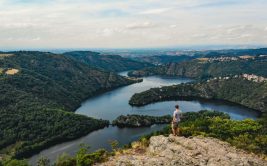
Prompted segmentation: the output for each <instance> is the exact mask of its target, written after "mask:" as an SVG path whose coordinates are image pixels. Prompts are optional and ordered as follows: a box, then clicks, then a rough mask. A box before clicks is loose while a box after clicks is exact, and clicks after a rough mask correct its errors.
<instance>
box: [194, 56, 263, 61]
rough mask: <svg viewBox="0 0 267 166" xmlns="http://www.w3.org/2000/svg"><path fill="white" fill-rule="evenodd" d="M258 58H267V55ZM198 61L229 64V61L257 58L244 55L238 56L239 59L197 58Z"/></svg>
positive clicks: (223, 57) (227, 57) (226, 57)
mask: <svg viewBox="0 0 267 166" xmlns="http://www.w3.org/2000/svg"><path fill="white" fill-rule="evenodd" d="M258 57H259V58H264V57H267V55H260V56H258ZM197 59H198V60H200V61H202V62H214V61H219V62H227V61H237V60H240V59H243V60H248V59H255V56H251V55H242V56H238V57H230V56H220V57H212V58H197Z"/></svg>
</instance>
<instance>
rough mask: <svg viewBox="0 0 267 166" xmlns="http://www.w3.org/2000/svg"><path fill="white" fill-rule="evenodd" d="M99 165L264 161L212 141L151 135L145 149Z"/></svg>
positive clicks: (215, 165)
mask: <svg viewBox="0 0 267 166" xmlns="http://www.w3.org/2000/svg"><path fill="white" fill-rule="evenodd" d="M100 165H102V166H115V165H116V166H129V165H136V166H152V165H156V166H157V165H161V166H163V165H164V166H165V165H166V166H168V165H169V166H171V165H199V166H202V165H203V166H204V165H208V166H232V165H242V166H250V165H255V166H264V165H265V166H266V165H267V161H266V160H264V159H263V158H260V157H259V156H256V155H255V154H249V153H246V152H244V151H242V150H239V149H236V148H235V147H233V146H231V145H230V144H229V143H226V142H223V141H220V140H218V139H215V138H202V137H192V138H185V137H174V136H169V137H164V136H154V137H151V138H150V144H149V146H148V147H146V148H143V149H142V148H133V149H131V150H129V151H127V152H124V153H122V154H119V155H116V156H114V157H112V158H110V159H109V160H108V161H107V162H105V163H102V164H100Z"/></svg>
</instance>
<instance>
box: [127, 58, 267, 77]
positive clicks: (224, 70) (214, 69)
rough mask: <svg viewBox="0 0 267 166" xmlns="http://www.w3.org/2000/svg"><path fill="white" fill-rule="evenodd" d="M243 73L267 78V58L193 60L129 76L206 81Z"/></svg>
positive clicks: (148, 69) (132, 72)
mask: <svg viewBox="0 0 267 166" xmlns="http://www.w3.org/2000/svg"><path fill="white" fill-rule="evenodd" d="M243 73H247V74H255V75H259V76H264V77H267V58H259V57H257V58H255V59H246V60H244V59H239V60H235V61H213V62H202V61H199V60H192V61H187V62H180V63H169V64H166V65H162V66H157V67H150V68H145V69H141V70H137V71H131V72H129V73H128V75H129V76H135V77H141V76H151V75H168V76H179V77H189V78H197V79H206V78H211V77H218V76H229V75H239V74H243Z"/></svg>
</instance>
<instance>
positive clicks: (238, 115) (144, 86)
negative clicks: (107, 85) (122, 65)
mask: <svg viewBox="0 0 267 166" xmlns="http://www.w3.org/2000/svg"><path fill="white" fill-rule="evenodd" d="M125 74H126V72H123V73H121V75H125ZM189 81H192V80H190V79H186V78H169V77H157V76H153V77H147V78H144V80H143V82H141V83H136V84H132V85H129V86H125V87H122V88H118V89H116V90H113V91H110V92H107V93H104V94H101V95H99V96H97V97H94V98H90V99H89V100H87V101H85V102H84V103H82V105H81V107H80V108H78V109H77V111H76V113H78V114H83V115H87V116H90V117H95V118H99V119H107V120H114V119H115V118H116V117H118V116H119V115H122V114H123V115H126V114H142V115H153V116H161V115H166V114H171V113H172V112H173V110H174V105H176V104H177V103H178V104H179V105H180V107H181V110H182V111H183V112H189V111H199V110H203V109H207V110H217V111H221V112H226V113H228V114H229V115H230V116H231V118H233V119H237V120H241V119H245V118H253V119H255V118H256V117H257V116H258V113H257V112H255V111H253V110H251V109H248V108H245V107H241V106H238V105H235V104H231V103H226V102H222V101H205V100H194V101H166V102H158V103H155V104H149V105H147V106H144V107H131V106H130V105H129V104H128V101H129V99H130V97H131V96H132V95H133V94H134V93H137V92H142V91H144V90H148V89H150V88H152V87H160V86H167V85H173V84H180V83H185V82H189ZM163 127H164V125H154V126H152V127H145V128H137V129H131V128H124V129H119V128H117V127H111V126H110V127H108V128H104V129H101V130H98V131H95V132H92V133H90V134H88V135H87V136H85V137H82V138H80V139H77V140H74V141H70V142H66V143H62V144H59V145H56V146H53V147H51V148H49V149H46V150H43V151H42V152H41V153H40V154H38V155H35V156H33V157H32V158H31V159H30V163H36V160H37V159H38V158H39V157H40V156H41V155H43V156H47V157H48V158H49V159H50V160H51V161H55V159H56V157H57V156H58V155H59V154H62V153H64V152H66V153H68V154H71V155H73V154H75V153H76V152H77V150H78V149H79V144H81V143H86V144H89V145H90V146H91V151H94V150H97V149H99V148H106V149H110V146H109V143H108V141H109V140H118V141H119V143H120V144H121V145H124V144H128V143H130V142H132V141H134V140H137V139H138V138H139V137H140V136H142V135H144V134H148V133H150V132H152V131H157V130H160V129H161V128H163Z"/></svg>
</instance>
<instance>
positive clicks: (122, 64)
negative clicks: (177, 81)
mask: <svg viewBox="0 0 267 166" xmlns="http://www.w3.org/2000/svg"><path fill="white" fill-rule="evenodd" d="M64 55H66V56H70V57H73V58H74V59H76V60H78V61H80V62H83V63H86V64H88V65H89V66H94V67H97V68H99V69H104V70H107V71H113V72H119V71H126V70H137V69H142V68H144V67H149V66H152V64H150V63H147V62H138V61H135V60H132V59H129V58H124V57H121V56H119V55H101V54H100V53H97V52H91V51H73V52H66V53H64Z"/></svg>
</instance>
